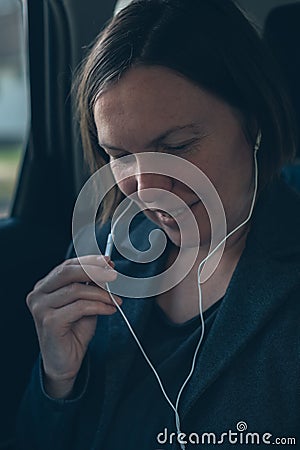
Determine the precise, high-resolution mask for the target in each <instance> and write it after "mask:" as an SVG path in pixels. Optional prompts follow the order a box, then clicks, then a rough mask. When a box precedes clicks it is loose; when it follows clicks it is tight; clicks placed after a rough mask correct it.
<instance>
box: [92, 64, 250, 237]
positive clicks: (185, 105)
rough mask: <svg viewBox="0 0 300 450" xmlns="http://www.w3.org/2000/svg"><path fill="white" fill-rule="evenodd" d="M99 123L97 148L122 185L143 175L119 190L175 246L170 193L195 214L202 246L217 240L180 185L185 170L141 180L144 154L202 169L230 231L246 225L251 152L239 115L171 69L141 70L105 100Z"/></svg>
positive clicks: (196, 203)
mask: <svg viewBox="0 0 300 450" xmlns="http://www.w3.org/2000/svg"><path fill="white" fill-rule="evenodd" d="M94 118H95V123H96V126H97V131H98V139H99V145H100V146H101V147H102V148H103V149H104V150H105V152H107V154H108V155H109V157H110V161H111V163H112V170H113V173H114V175H115V178H116V180H120V178H122V176H124V174H125V175H126V173H130V165H131V164H132V167H133V166H134V165H135V166H139V167H138V171H137V173H135V174H134V175H132V176H129V177H128V178H126V179H125V180H123V181H119V183H118V185H119V188H120V190H121V191H123V193H124V194H125V195H130V194H132V193H136V194H137V197H136V200H137V202H139V203H140V205H141V206H142V207H143V209H144V208H145V207H146V208H149V209H147V210H146V212H145V213H146V215H147V216H148V217H149V218H150V219H151V220H152V221H154V222H155V223H157V224H158V225H159V226H160V227H161V228H162V229H163V230H164V231H165V232H166V233H167V235H168V236H169V238H170V239H171V241H172V242H173V243H174V244H176V245H180V243H181V242H182V241H181V239H180V232H179V229H178V226H177V223H176V220H175V219H172V218H170V216H168V215H167V214H165V213H163V212H162V211H161V210H160V209H163V207H161V208H160V207H159V206H160V205H164V204H167V203H168V195H167V194H168V193H169V192H171V193H172V194H175V195H176V196H178V197H179V198H180V199H182V200H183V201H184V202H185V203H186V204H187V205H188V207H189V208H190V210H191V211H192V212H193V214H194V216H195V218H196V222H197V224H198V227H199V232H200V236H201V243H206V242H207V243H209V240H210V237H211V233H210V221H209V217H208V214H207V212H206V209H205V207H204V205H203V203H202V202H201V201H200V200H199V198H197V196H196V195H195V192H194V191H193V190H192V189H190V188H189V187H188V186H187V185H185V184H184V183H182V182H181V181H179V178H180V172H181V167H180V165H178V179H176V178H175V177H169V176H165V175H160V174H159V173H143V171H145V170H147V168H145V167H143V159H142V158H141V155H140V157H139V154H140V153H143V152H163V153H169V154H172V155H176V156H179V157H181V158H183V159H185V160H188V161H189V162H191V163H193V164H194V165H195V166H197V167H198V168H199V169H201V171H203V172H204V173H205V175H206V176H207V177H208V178H209V179H210V181H211V182H212V183H213V185H214V186H215V188H216V190H217V192H218V194H219V196H220V199H221V201H222V203H223V207H224V210H225V214H226V219H227V227H228V231H230V230H232V229H233V228H234V227H236V226H237V225H239V224H240V223H241V222H242V220H244V219H245V218H246V217H247V215H248V212H249V208H250V204H251V200H252V196H253V149H252V147H251V146H250V145H249V142H248V141H247V139H246V138H245V135H244V132H243V129H242V126H241V122H240V119H239V117H238V115H237V113H236V112H235V111H234V110H233V109H232V108H231V107H229V106H228V105H227V104H226V103H224V102H223V101H221V100H219V99H218V98H216V97H215V96H213V95H211V94H210V93H208V92H207V91H205V90H203V89H200V88H199V87H198V86H196V85H195V84H193V83H192V82H190V81H189V80H188V79H187V78H184V77H182V76H180V75H178V74H177V73H176V72H173V71H171V70H169V69H166V68H163V67H156V66H151V67H138V68H132V69H130V70H129V71H128V72H127V73H126V74H125V75H123V77H122V78H121V79H120V81H119V82H118V83H117V84H115V85H114V86H112V87H111V88H109V89H108V90H107V91H105V92H104V93H102V94H101V95H100V96H99V98H98V99H97V102H96V104H95V109H94ZM126 155H131V158H130V160H129V163H128V162H127V164H122V163H118V161H120V160H119V158H121V157H122V156H126ZM130 161H132V162H130ZM158 169H159V168H158ZM135 170H136V169H135ZM133 172H134V170H133ZM158 172H159V170H158ZM200 182H202V181H200V178H199V183H200ZM152 188H155V189H160V190H161V191H157V190H153V191H152V190H151V189H152ZM199 188H200V190H201V186H199ZM158 192H159V194H158ZM164 197H165V198H164ZM172 198H173V197H172ZM174 198H175V197H174ZM174 206H175V205H174ZM171 209H173V208H171ZM179 212H180V211H179ZM184 214H185V213H184V212H183V213H182V218H181V219H183V220H181V221H182V222H184V217H185V216H184ZM178 219H180V215H179V217H178ZM187 234H188V233H187Z"/></svg>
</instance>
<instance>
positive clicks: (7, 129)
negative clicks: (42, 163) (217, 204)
mask: <svg viewBox="0 0 300 450" xmlns="http://www.w3.org/2000/svg"><path fill="white" fill-rule="evenodd" d="M26 25H27V21H26V2H25V1H24V0H23V1H21V0H1V2H0V218H3V217H7V216H8V215H9V213H10V208H11V206H12V201H13V195H14V190H15V187H16V183H17V178H18V172H19V168H20V163H21V159H22V154H23V148H24V146H25V142H26V139H27V128H28V119H29V101H28V98H29V95H28V74H27V47H26Z"/></svg>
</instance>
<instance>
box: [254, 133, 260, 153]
mask: <svg viewBox="0 0 300 450" xmlns="http://www.w3.org/2000/svg"><path fill="white" fill-rule="evenodd" d="M260 143H261V130H258V133H257V137H256V142H255V146H254V151H255V152H257V151H258V149H259V147H260Z"/></svg>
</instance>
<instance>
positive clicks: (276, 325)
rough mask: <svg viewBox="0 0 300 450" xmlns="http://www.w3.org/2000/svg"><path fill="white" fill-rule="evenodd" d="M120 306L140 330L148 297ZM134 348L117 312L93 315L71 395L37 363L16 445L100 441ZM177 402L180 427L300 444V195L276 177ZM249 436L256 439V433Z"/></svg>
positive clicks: (73, 448)
mask: <svg viewBox="0 0 300 450" xmlns="http://www.w3.org/2000/svg"><path fill="white" fill-rule="evenodd" d="M149 226H150V227H151V225H149V222H148V221H147V220H142V221H141V222H140V223H139V224H138V228H137V231H136V232H135V234H136V236H137V237H136V239H137V241H138V240H139V239H141V238H143V237H144V236H145V235H147V232H148V230H149ZM107 232H108V228H106V230H105V229H103V230H102V232H101V236H100V241H101V242H100V244H101V245H102V247H103V244H104V242H105V238H106V235H107ZM113 259H114V260H116V256H115V257H113ZM116 262H117V268H118V264H119V267H121V266H123V268H124V267H126V264H127V263H126V261H124V260H123V261H122V260H119V261H116ZM156 269H157V268H156V266H155V263H154V264H150V265H149V266H148V267H147V269H145V267H143V275H145V276H149V275H151V274H152V273H155V271H156ZM133 270H134V271H139V270H141V269H140V268H139V267H134V268H132V265H131V266H128V272H129V273H130V271H133ZM134 273H135V272H134ZM123 308H124V310H125V311H126V315H127V316H128V317H129V318H130V322H131V324H132V325H133V327H134V329H135V330H137V333H139V332H141V330H142V329H143V327H144V325H145V323H146V321H147V317H148V315H149V314H150V311H151V308H152V302H151V301H149V300H134V301H132V300H130V299H129V300H126V301H125V302H124V305H123ZM136 351H137V346H136V343H135V342H134V341H133V339H132V337H131V335H130V334H129V331H128V329H127V327H126V325H125V324H124V323H123V321H122V319H121V317H120V316H119V314H115V315H114V316H111V317H109V318H108V317H106V318H103V319H101V320H99V324H98V327H97V333H96V335H95V337H94V339H93V341H92V343H91V346H90V350H89V355H88V356H87V357H86V359H85V361H84V364H83V367H82V370H81V373H80V377H79V380H78V383H77V387H76V392H75V393H74V395H73V397H72V398H71V399H69V400H52V399H50V398H48V397H47V396H46V395H45V394H44V393H43V390H42V387H41V383H40V377H39V370H38V367H39V366H38V365H37V367H36V368H35V370H34V373H33V377H32V380H31V383H30V385H29V387H28V390H27V393H26V395H25V397H24V401H23V404H22V407H21V410H20V416H19V426H18V430H19V439H20V441H22V444H19V448H20V449H28V450H29V449H30V450H35V449H39V450H48V449H49V450H88V449H95V450H96V449H97V450H99V449H103V450H105V441H104V439H105V431H106V429H107V426H108V424H109V423H110V421H111V418H112V415H113V411H114V408H115V407H116V404H117V402H118V399H119V396H120V394H121V391H122V387H123V384H122V383H123V381H124V380H125V379H126V374H127V373H128V370H129V368H130V364H131V362H132V360H133V357H134V354H135V352H136ZM180 411H181V418H182V428H183V429H184V430H185V431H186V432H188V433H189V432H197V433H199V435H200V434H201V433H205V432H213V433H215V434H216V435H217V436H218V438H219V439H220V437H221V434H222V433H225V432H229V430H232V432H237V424H238V423H239V422H241V421H243V422H245V423H246V424H247V427H248V429H247V431H245V432H244V433H240V432H239V433H238V435H237V438H238V439H239V440H241V439H242V438H243V439H246V433H247V432H251V433H259V441H260V444H261V445H267V444H264V443H263V441H262V439H263V435H264V434H265V433H268V434H265V438H264V439H265V440H266V441H267V442H270V443H273V442H275V439H277V438H282V437H285V438H296V440H297V444H296V445H292V448H300V199H299V197H298V195H297V194H295V193H293V192H292V191H291V190H290V189H289V188H287V187H286V185H285V184H284V183H282V182H276V183H274V184H273V186H272V187H271V188H269V189H268V190H265V191H264V192H263V193H262V194H261V196H260V198H259V201H258V204H257V206H256V208H255V213H254V217H253V220H252V225H251V231H250V233H249V235H248V238H247V244H246V248H245V250H244V252H243V254H242V256H241V258H240V261H239V263H238V266H237V268H236V270H235V272H234V274H233V277H232V279H231V282H230V285H229V287H228V290H227V292H226V295H225V298H224V300H223V302H222V304H221V305H220V309H219V311H218V315H217V317H216V319H215V322H214V324H213V326H212V329H211V330H210V333H209V335H208V337H207V340H206V342H205V345H204V347H203V348H202V351H201V352H200V355H199V358H198V361H197V365H196V369H195V372H194V375H193V377H192V380H191V381H190V383H189V385H188V387H187V388H186V391H185V394H184V396H183V397H182V402H181V407H180ZM149 420H151V418H149ZM239 427H242V425H239ZM241 434H243V436H242V437H241ZM227 436H228V435H227ZM227 436H224V437H223V439H224V443H223V444H222V445H220V448H234V447H236V448H241V447H243V445H242V444H241V442H240V441H238V442H239V443H238V444H235V445H233V444H230V443H229V442H228V437H227ZM235 437H236V436H235V435H232V436H231V439H233V440H234V439H235ZM74 438H75V439H74ZM249 439H250V440H249V442H251V439H252V438H251V436H250V435H249ZM253 439H254V442H257V439H258V437H257V436H256V437H253ZM206 442H207V441H206ZM282 442H283V443H284V442H285V441H282ZM248 446H250V447H252V445H248ZM210 447H211V445H208V444H205V445H201V446H200V447H198V446H197V445H192V444H190V445H188V446H187V448H210ZM157 448H162V449H163V448H173V449H175V448H178V446H176V445H175V444H174V445H173V446H172V447H166V446H162V445H161V446H159V445H157ZM116 450H122V449H116ZM124 450H126V437H124ZM137 450H142V449H137ZM153 450H155V449H153Z"/></svg>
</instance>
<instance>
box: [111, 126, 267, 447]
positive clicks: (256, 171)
mask: <svg viewBox="0 0 300 450" xmlns="http://www.w3.org/2000/svg"><path fill="white" fill-rule="evenodd" d="M260 143H261V131H259V132H258V136H257V139H256V143H255V147H254V170H255V175H254V192H253V199H252V202H251V206H250V211H249V214H248V216H247V218H246V219H245V220H244V221H243V222H242V223H241V224H240V225H238V226H237V227H236V228H235V229H234V230H232V231H231V232H230V233H229V234H228V235H226V236H225V237H224V239H222V241H221V242H219V244H218V245H217V246H216V247H215V248H214V249H213V250H212V251H211V252H210V253H209V254H208V255H207V256H206V258H204V259H203V261H201V263H200V264H199V266H198V271H197V280H198V282H197V285H198V295H199V317H200V322H201V334H200V337H199V341H198V344H197V347H196V349H195V353H194V356H193V360H192V366H191V370H190V372H189V374H188V376H187V378H186V379H185V381H184V382H183V384H182V386H181V388H180V390H179V392H178V395H177V398H176V403H175V405H173V403H172V401H171V400H170V398H169V396H168V394H167V393H166V390H165V388H164V386H163V383H162V381H161V379H160V376H159V374H158V373H157V371H156V369H155V367H154V366H153V364H152V362H151V361H150V359H149V357H148V356H147V354H146V352H145V350H144V348H143V346H142V344H141V343H140V341H139V339H138V337H137V336H136V334H135V332H134V330H133V328H132V326H131V324H130V322H129V321H128V319H127V317H126V315H125V314H124V312H123V310H122V308H121V307H120V306H119V304H118V303H117V302H116V300H115V299H114V296H113V294H112V293H111V291H110V287H109V284H108V283H106V289H107V291H108V293H109V295H110V297H111V299H112V301H113V303H114V304H115V306H116V308H117V309H118V310H119V312H120V314H121V315H122V317H123V319H124V321H125V323H126V324H127V326H128V328H129V331H130V332H131V334H132V336H133V338H134V340H135V341H136V343H137V345H138V347H139V349H140V350H141V353H142V355H143V356H144V358H145V360H146V361H147V363H148V365H149V366H150V368H151V370H152V371H153V373H154V375H155V377H156V379H157V381H158V384H159V386H160V389H161V391H162V393H163V395H164V397H165V399H166V400H167V402H168V403H169V405H170V407H171V408H172V409H173V411H174V413H175V423H176V429H177V434H180V433H181V424H180V416H179V412H178V407H179V401H180V398H181V395H182V393H183V390H184V388H185V387H186V385H187V383H188V382H189V380H190V379H191V377H192V375H193V372H194V370H195V365H196V359H197V355H198V352H199V349H200V346H201V344H202V341H203V338H204V333H205V322H204V317H203V302H202V291H201V280H200V277H201V270H202V268H203V265H204V264H205V263H206V261H207V260H208V259H209V258H210V257H211V256H212V255H213V254H214V253H215V252H216V251H217V250H218V249H219V248H220V246H221V245H222V244H223V243H224V242H225V241H226V240H227V239H228V238H229V237H231V236H232V235H233V234H234V233H235V232H236V231H238V230H239V229H240V228H242V227H243V226H244V225H245V224H246V223H247V222H248V221H249V220H250V218H251V216H252V213H253V210H254V205H255V201H256V196H257V189H258V164H257V151H258V149H259V147H260ZM131 204H132V201H131V202H130V203H129V205H128V206H127V207H126V209H125V210H124V211H123V212H122V214H121V215H120V216H119V217H118V218H117V220H116V221H115V223H114V226H113V228H112V231H111V235H112V236H113V235H114V230H115V227H116V225H117V224H118V222H119V220H120V219H121V217H123V215H124V214H125V213H126V212H127V211H128V209H129V208H130V206H131ZM106 253H107V252H106ZM106 253H105V254H106ZM180 447H181V449H182V450H185V444H183V443H180Z"/></svg>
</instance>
